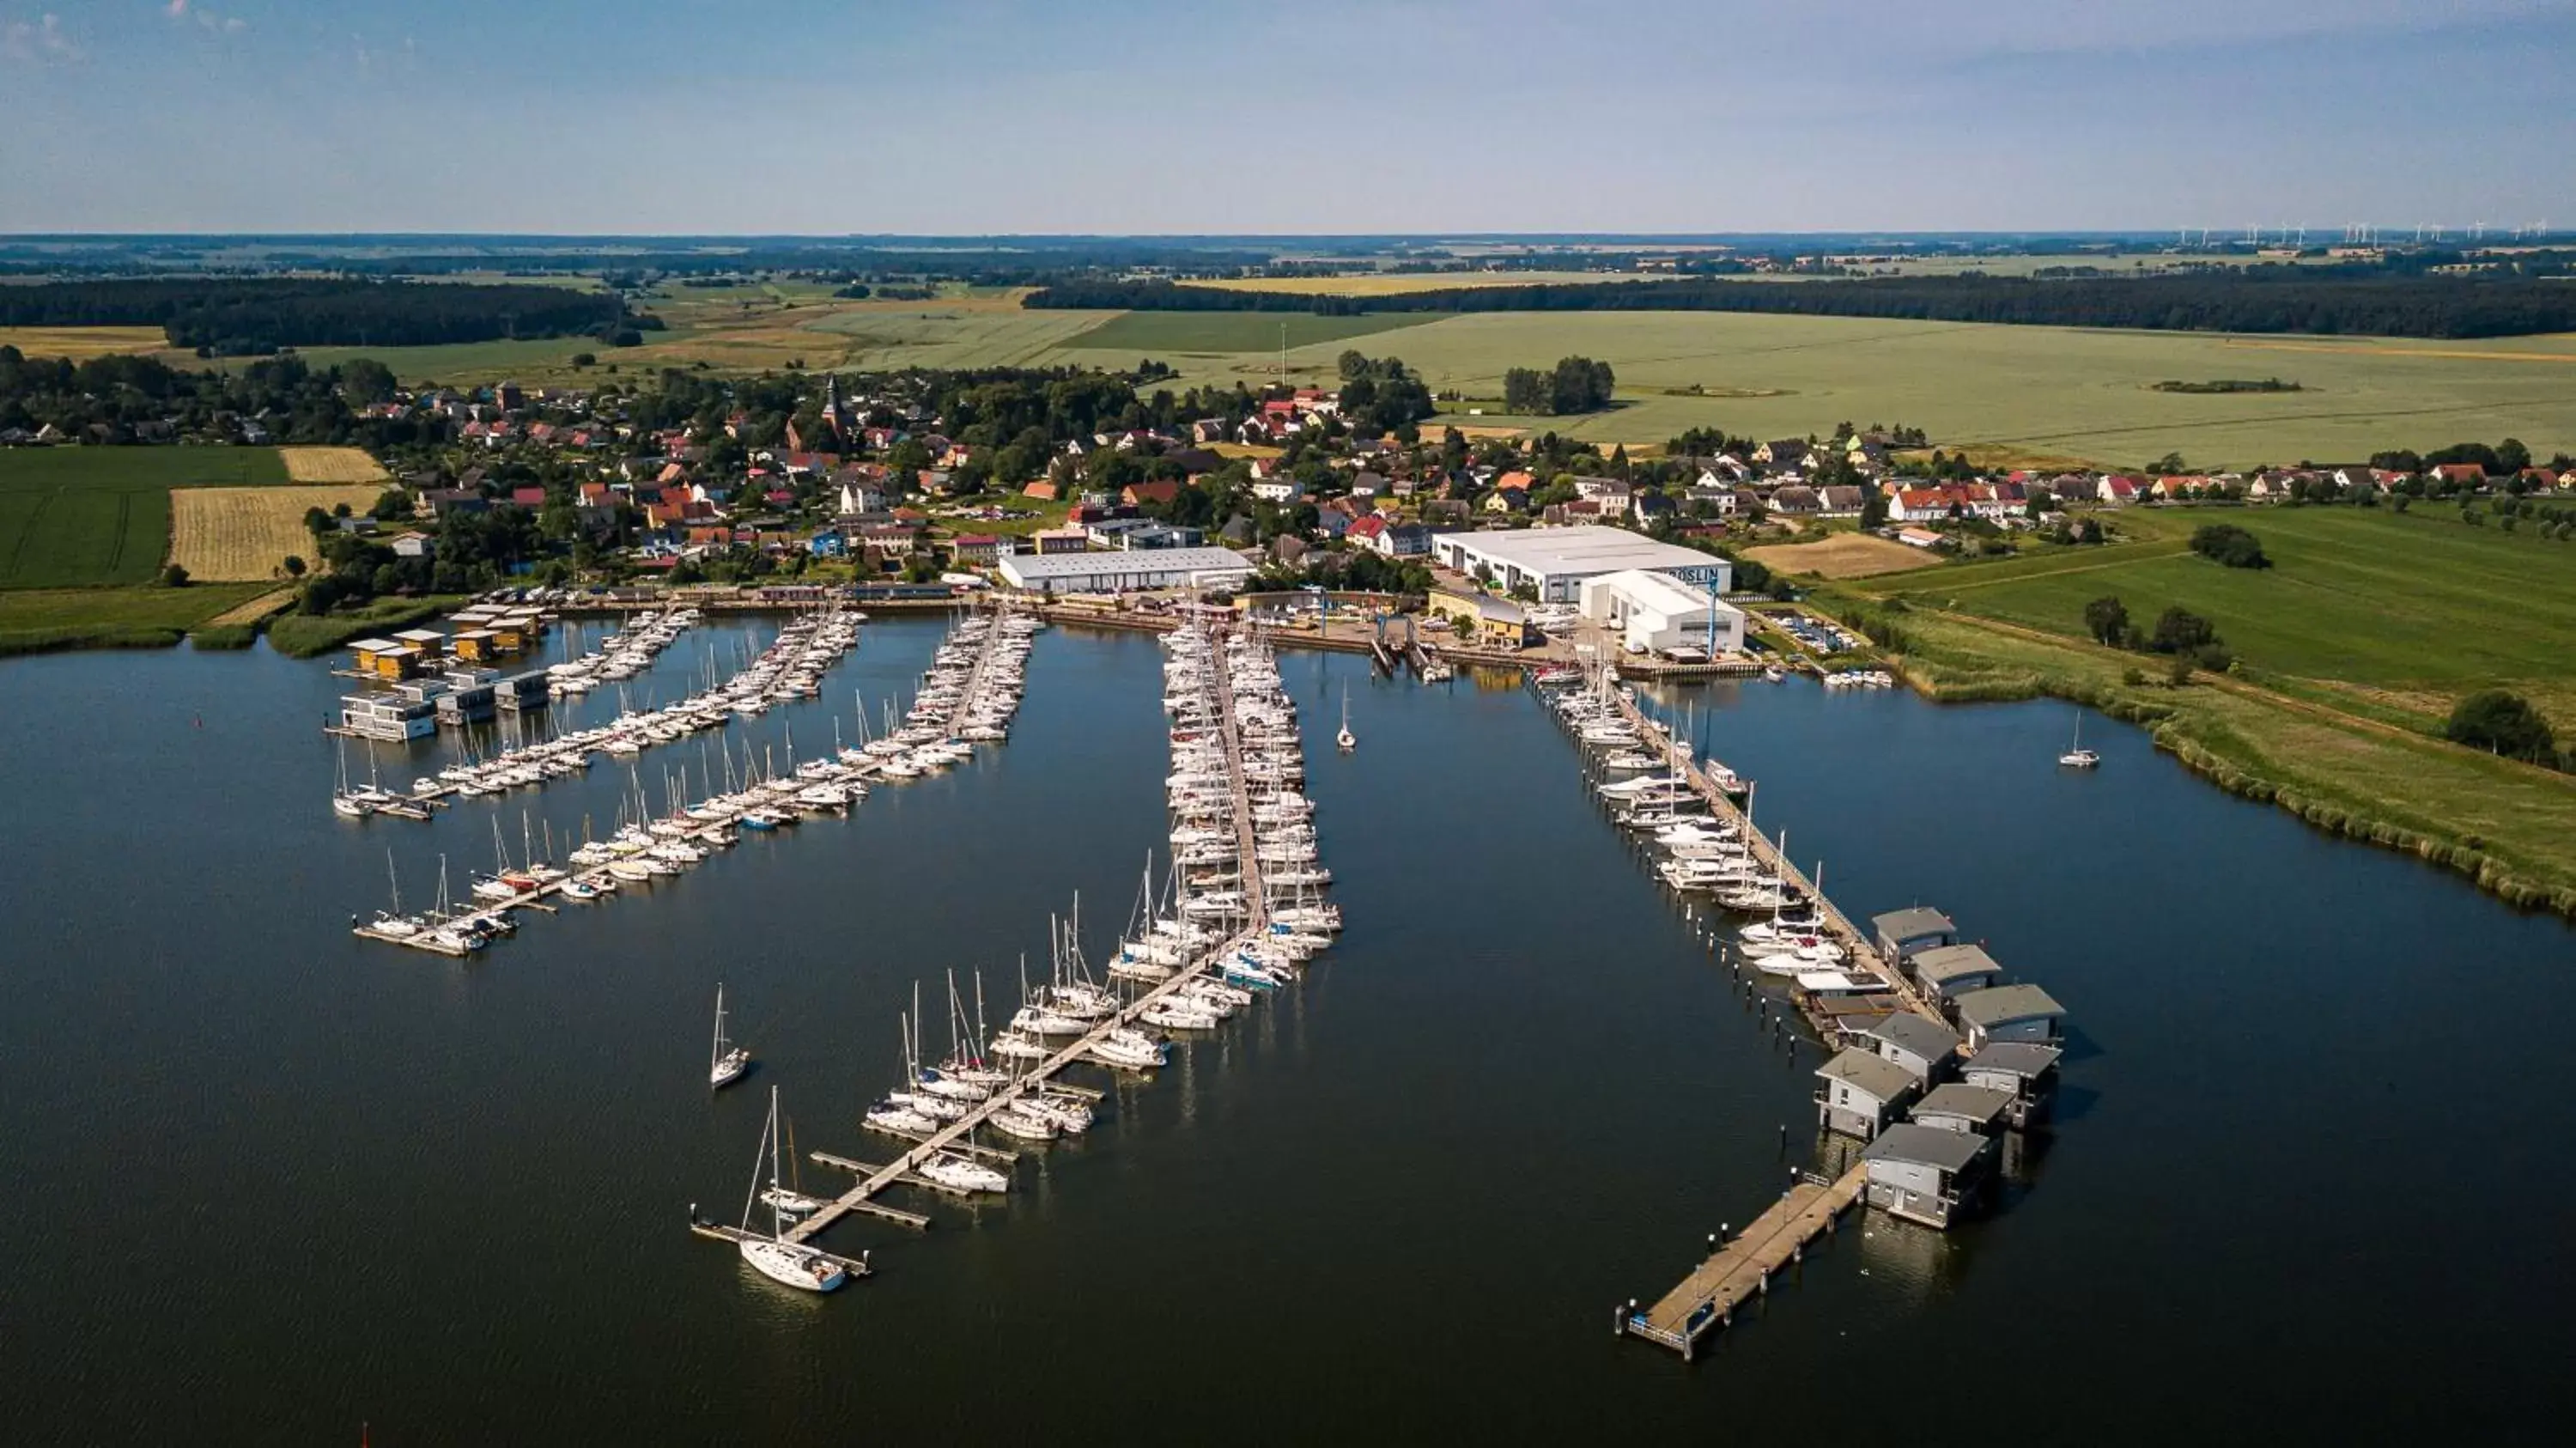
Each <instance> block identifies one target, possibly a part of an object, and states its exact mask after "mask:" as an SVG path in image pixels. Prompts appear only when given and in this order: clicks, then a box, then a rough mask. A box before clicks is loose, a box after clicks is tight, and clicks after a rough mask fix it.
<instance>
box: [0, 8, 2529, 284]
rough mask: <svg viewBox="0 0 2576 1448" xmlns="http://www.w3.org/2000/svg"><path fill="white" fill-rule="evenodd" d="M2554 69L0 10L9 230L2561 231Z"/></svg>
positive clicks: (2296, 18)
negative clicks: (2541, 225) (2368, 227)
mask: <svg viewBox="0 0 2576 1448" xmlns="http://www.w3.org/2000/svg"><path fill="white" fill-rule="evenodd" d="M2570 57H2576V0H2441V3H2435V0H2341V3H2334V0H2153V3H2142V0H2090V3H2087V0H1984V3H1968V4H1958V3H1952V4H1939V3H1925V0H1845V3H1833V0H1808V3H1805V4H1800V3H1797V0H1760V3H1747V0H1699V3H1677V0H1613V3H1594V4H1588V5H1569V4H1567V3H1564V0H1553V3H1523V0H1510V3H1489V4H1463V3H1449V0H1382V3H1348V0H1308V3H1305V4H1290V5H1282V4H1277V3H1266V4H1237V3H1232V0H1188V3H1166V0H1094V3H1092V4H1088V5H1076V4H1068V3H1061V0H1045V3H1039V0H948V3H939V4H911V3H890V0H837V3H828V0H629V3H605V0H410V3H405V4H394V3H388V0H329V3H321V0H302V3H297V0H0V118H5V120H0V232H24V231H56V230H61V231H529V232H591V233H596V232H716V233H731V232H808V233H821V234H831V233H846V232H912V233H982V232H1024V233H1045V232H1362V231H1398V232H1401V231H1439V232H1462V231H1505V232H1509V231H1525V232H1526V231H1584V230H1592V231H1602V230H1619V231H1800V230H1952V229H1957V230H1968V229H1981V230H2019V229H2053V228H2069V229H2077V228H2081V229H2109V228H2131V227H2136V228H2165V227H2175V226H2183V225H2191V226H2203V225H2206V226H2211V227H2216V228H2220V229H2222V230H2235V231H2241V230H2242V229H2243V228H2244V227H2245V226H2247V225H2249V224H2258V223H2259V224H2261V225H2263V226H2265V227H2267V228H2268V227H2274V226H2281V225H2305V226H2308V227H2310V228H2311V237H2312V238H2313V237H2314V236H2315V235H2316V230H2315V229H2317V228H2325V229H2327V230H2328V231H2329V232H2331V231H2332V230H2333V229H2335V228H2339V227H2341V226H2342V225H2344V224H2345V223H2347V222H2351V221H2357V220H2366V221H2372V222H2376V223H2379V224H2381V225H2383V226H2392V227H2393V226H2406V227H2411V226H2413V225H2414V224H2416V223H2418V222H2428V221H2429V222H2436V223H2440V224H2445V225H2450V226H2465V225H2467V224H2468V223H2470V222H2473V221H2478V220H2484V221H2486V222H2488V223H2489V224H2491V225H2511V224H2516V223H2523V222H2530V221H2535V220H2540V219H2542V218H2547V219H2549V220H2550V221H2552V223H2553V224H2555V225H2558V226H2562V227H2576V85H2571V82H2570V79H2569V75H2568V71H2567V61H2568V60H2569V58H2570ZM2553 208H2554V212H2555V213H2564V214H2553Z"/></svg>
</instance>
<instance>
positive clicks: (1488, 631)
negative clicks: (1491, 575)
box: [1423, 588, 1531, 649]
mask: <svg viewBox="0 0 2576 1448" xmlns="http://www.w3.org/2000/svg"><path fill="white" fill-rule="evenodd" d="M1423 609H1424V611H1425V612H1426V613H1428V614H1430V615H1431V617H1433V618H1445V619H1447V620H1449V624H1450V627H1452V628H1454V629H1456V630H1457V631H1458V635H1459V637H1460V638H1461V639H1464V640H1467V641H1469V642H1472V643H1474V644H1475V645H1476V646H1477V647H1479V648H1488V649H1517V648H1520V647H1522V646H1523V645H1525V644H1527V643H1528V642H1529V640H1530V634H1531V629H1530V626H1529V615H1528V614H1527V613H1525V612H1523V611H1522V609H1521V606H1520V605H1519V604H1517V603H1514V602H1512V601H1511V600H1510V599H1508V598H1496V597H1494V596H1493V595H1492V594H1488V593H1476V592H1473V591H1470V590H1466V589H1449V588H1434V589H1432V590H1431V592H1430V594H1429V596H1428V599H1427V600H1426V602H1425V603H1424V605H1423Z"/></svg>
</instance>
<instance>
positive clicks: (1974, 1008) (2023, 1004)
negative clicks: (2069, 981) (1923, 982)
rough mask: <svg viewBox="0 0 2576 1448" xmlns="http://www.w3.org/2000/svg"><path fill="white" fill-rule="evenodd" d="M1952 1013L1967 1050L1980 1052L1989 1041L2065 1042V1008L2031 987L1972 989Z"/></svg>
mask: <svg viewBox="0 0 2576 1448" xmlns="http://www.w3.org/2000/svg"><path fill="white" fill-rule="evenodd" d="M1955 1010H1956V1014H1957V1018H1958V1021H1959V1027H1960V1029H1962V1030H1964V1031H1966V1032H1967V1033H1968V1049H1969V1050H1971V1051H1982V1050H1984V1049H1985V1048H1986V1045H1987V1043H1988V1042H1990V1041H2037V1042H2040V1043H2041V1044H2043V1045H2053V1044H2055V1043H2057V1042H2059V1041H2062V1040H2064V1039H2066V1008H2065V1007H2064V1006H2061V1005H2059V1004H2058V1003H2057V1002H2056V1001H2055V1000H2054V999H2052V998H2051V997H2050V996H2049V994H2048V992H2046V991H2044V990H2041V989H2040V988H2039V987H2038V986H2035V985H1999V986H1994V987H1991V988H1989V989H1986V990H1972V991H1969V992H1968V993H1967V994H1965V995H1962V996H1960V997H1959V998H1958V1000H1957V1002H1956V1004H1955Z"/></svg>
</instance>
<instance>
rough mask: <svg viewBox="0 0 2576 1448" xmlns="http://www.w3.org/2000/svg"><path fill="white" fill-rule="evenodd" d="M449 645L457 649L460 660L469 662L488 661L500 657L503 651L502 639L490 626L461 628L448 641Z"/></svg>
mask: <svg viewBox="0 0 2576 1448" xmlns="http://www.w3.org/2000/svg"><path fill="white" fill-rule="evenodd" d="M447 646H448V647H449V648H450V649H453V650H454V651H455V653H456V657H457V659H458V660H459V661H460V662H463V663H468V664H480V663H488V662H490V661H491V660H493V659H497V658H499V657H500V656H501V652H502V650H501V645H500V641H499V640H498V638H496V637H495V636H494V634H493V632H492V630H490V629H488V628H469V629H464V630H461V631H459V632H458V633H457V635H456V637H454V638H452V639H449V640H448V641H447Z"/></svg>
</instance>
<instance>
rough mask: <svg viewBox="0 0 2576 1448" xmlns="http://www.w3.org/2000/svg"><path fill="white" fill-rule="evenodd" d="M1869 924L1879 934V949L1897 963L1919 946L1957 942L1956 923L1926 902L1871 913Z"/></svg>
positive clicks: (1902, 961) (1957, 928)
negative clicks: (1874, 913) (1876, 914)
mask: <svg viewBox="0 0 2576 1448" xmlns="http://www.w3.org/2000/svg"><path fill="white" fill-rule="evenodd" d="M1869 924H1870V929H1871V931H1872V932H1873V933H1874V934H1875V935H1876V936H1877V937H1878V953H1879V954H1881V955H1884V956H1886V957H1887V958H1888V959H1889V960H1890V961H1893V962H1895V963H1896V964H1898V965H1900V966H1902V965H1903V964H1904V963H1905V959H1906V957H1907V956H1910V955H1912V954H1913V953H1914V952H1916V951H1918V950H1930V949H1932V948H1933V947H1935V946H1941V945H1956V944H1958V943H1959V927H1958V926H1957V925H1956V924H1954V923H1953V922H1952V921H1951V919H1950V917H1949V916H1947V915H1944V914H1942V913H1941V912H1940V911H1938V910H1935V909H1933V908H1932V907H1931V906H1929V905H1914V906H1909V907H1908V908H1906V909H1903V910H1890V911H1888V912H1887V913H1886V914H1884V915H1878V916H1873V917H1871V919H1870V922H1869Z"/></svg>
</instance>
